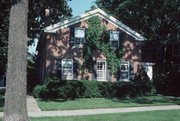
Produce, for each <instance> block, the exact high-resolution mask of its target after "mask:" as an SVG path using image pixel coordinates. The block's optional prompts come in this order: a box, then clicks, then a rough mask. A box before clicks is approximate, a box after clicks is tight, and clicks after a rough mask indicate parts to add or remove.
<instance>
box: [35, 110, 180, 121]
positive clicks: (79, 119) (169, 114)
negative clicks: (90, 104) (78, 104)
mask: <svg viewBox="0 0 180 121" xmlns="http://www.w3.org/2000/svg"><path fill="white" fill-rule="evenodd" d="M32 121H180V110H166V111H147V112H132V113H115V114H101V115H87V116H69V117H51V118H50V117H41V118H32Z"/></svg>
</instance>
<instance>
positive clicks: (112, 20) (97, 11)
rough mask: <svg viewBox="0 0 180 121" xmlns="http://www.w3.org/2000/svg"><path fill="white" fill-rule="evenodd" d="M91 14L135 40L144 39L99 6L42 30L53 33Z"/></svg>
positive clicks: (85, 18)
mask: <svg viewBox="0 0 180 121" xmlns="http://www.w3.org/2000/svg"><path fill="white" fill-rule="evenodd" d="M92 16H99V17H101V18H103V19H105V20H107V21H108V22H110V23H111V24H113V25H114V26H116V27H118V28H119V29H121V30H122V31H124V32H125V33H127V34H128V35H130V36H132V37H133V38H135V40H139V41H143V40H145V38H144V37H143V36H141V35H140V34H139V33H137V32H135V31H134V30H132V29H131V28H129V27H128V26H126V25H124V24H123V23H122V22H120V21H118V20H117V19H115V18H114V17H113V16H110V15H108V14H107V13H105V12H104V11H103V10H101V9H100V8H97V9H95V10H92V11H89V12H87V13H84V14H82V15H80V16H76V17H73V18H71V19H69V20H65V21H63V22H59V23H57V24H53V25H50V26H48V27H46V28H44V32H49V33H55V32H56V31H57V30H59V29H62V28H65V27H68V26H71V25H73V24H76V23H79V22H80V21H84V20H87V19H88V18H90V17H92Z"/></svg>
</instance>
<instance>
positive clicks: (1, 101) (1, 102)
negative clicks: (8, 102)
mask: <svg viewBox="0 0 180 121" xmlns="http://www.w3.org/2000/svg"><path fill="white" fill-rule="evenodd" d="M3 107H4V96H3V95H0V112H2V111H3Z"/></svg>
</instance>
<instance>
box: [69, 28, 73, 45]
mask: <svg viewBox="0 0 180 121" xmlns="http://www.w3.org/2000/svg"><path fill="white" fill-rule="evenodd" d="M69 43H70V45H73V44H74V27H70V40H69Z"/></svg>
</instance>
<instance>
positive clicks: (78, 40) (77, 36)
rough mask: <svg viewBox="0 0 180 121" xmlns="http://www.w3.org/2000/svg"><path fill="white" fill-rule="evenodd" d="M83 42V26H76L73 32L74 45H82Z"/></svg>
mask: <svg viewBox="0 0 180 121" xmlns="http://www.w3.org/2000/svg"><path fill="white" fill-rule="evenodd" d="M84 42H85V28H80V27H76V28H75V32H74V41H73V44H74V46H82V45H83V44H84Z"/></svg>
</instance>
